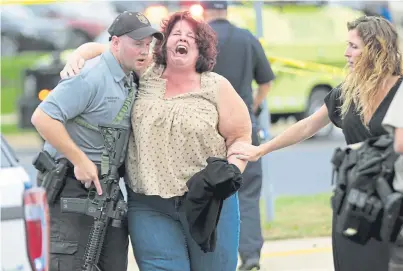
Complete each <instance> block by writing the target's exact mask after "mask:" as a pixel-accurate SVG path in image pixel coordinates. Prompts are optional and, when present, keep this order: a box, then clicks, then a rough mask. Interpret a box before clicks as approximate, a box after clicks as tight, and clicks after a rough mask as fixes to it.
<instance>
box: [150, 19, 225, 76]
mask: <svg viewBox="0 0 403 271" xmlns="http://www.w3.org/2000/svg"><path fill="white" fill-rule="evenodd" d="M181 20H185V21H187V22H188V23H189V24H190V25H192V26H193V28H194V31H195V34H196V44H197V47H198V49H199V58H198V59H197V61H196V72H198V73H203V72H206V71H211V70H212V69H213V68H214V66H215V64H216V57H217V36H216V33H215V31H214V30H213V29H212V28H211V27H210V26H209V25H208V24H207V23H205V22H201V21H197V20H196V19H195V18H193V17H192V16H191V14H190V13H189V11H183V12H176V13H174V14H173V15H172V16H171V17H169V18H168V19H167V20H164V21H163V22H162V23H161V32H162V33H163V34H164V37H165V39H164V40H163V41H157V43H156V45H155V48H154V61H155V63H156V64H158V65H164V66H166V64H167V48H166V39H167V38H168V37H169V35H170V34H171V32H172V29H173V27H174V26H175V24H176V23H177V22H178V21H181Z"/></svg>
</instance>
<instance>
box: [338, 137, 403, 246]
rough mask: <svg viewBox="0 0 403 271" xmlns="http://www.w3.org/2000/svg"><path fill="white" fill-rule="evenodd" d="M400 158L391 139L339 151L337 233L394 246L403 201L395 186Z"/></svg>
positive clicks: (356, 240)
mask: <svg viewBox="0 0 403 271" xmlns="http://www.w3.org/2000/svg"><path fill="white" fill-rule="evenodd" d="M398 157H399V155H398V154H397V153H395V151H394V149H393V136H391V135H382V136H380V137H375V138H370V139H367V140H366V141H364V142H362V143H358V144H354V145H350V146H348V147H346V148H344V149H341V148H337V149H336V150H335V152H334V154H333V157H332V160H331V162H332V164H333V177H332V184H333V183H334V181H335V188H334V191H333V195H332V199H331V203H332V209H333V211H334V213H335V214H336V215H337V220H336V225H335V231H336V232H338V233H340V234H342V235H344V236H345V237H347V238H349V239H350V240H352V241H354V242H356V243H359V244H365V243H366V242H367V241H368V240H369V239H370V238H375V239H377V240H384V241H392V242H394V240H395V239H396V236H397V234H398V231H399V230H400V227H401V222H400V219H399V216H400V209H401V205H402V199H403V196H402V194H401V193H398V192H396V191H394V189H393V186H392V182H393V178H394V163H395V161H396V160H397V158H398Z"/></svg>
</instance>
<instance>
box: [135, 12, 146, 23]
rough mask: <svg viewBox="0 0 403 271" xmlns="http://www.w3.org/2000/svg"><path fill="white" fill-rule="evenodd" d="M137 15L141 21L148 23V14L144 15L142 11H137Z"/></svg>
mask: <svg viewBox="0 0 403 271" xmlns="http://www.w3.org/2000/svg"><path fill="white" fill-rule="evenodd" d="M136 16H137V19H139V21H140V22H142V23H143V24H148V20H147V18H146V16H144V15H143V14H141V13H137V14H136Z"/></svg>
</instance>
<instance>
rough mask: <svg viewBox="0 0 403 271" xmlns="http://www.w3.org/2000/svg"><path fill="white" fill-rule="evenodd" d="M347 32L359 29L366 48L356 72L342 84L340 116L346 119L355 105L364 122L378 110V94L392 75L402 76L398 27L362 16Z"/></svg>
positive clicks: (356, 64) (349, 26) (349, 74)
mask: <svg viewBox="0 0 403 271" xmlns="http://www.w3.org/2000/svg"><path fill="white" fill-rule="evenodd" d="M347 29H348V31H351V30H354V29H356V30H357V32H358V35H359V36H360V38H361V39H362V40H363V43H364V48H363V50H362V53H361V55H360V56H359V57H358V59H357V61H356V62H355V63H354V70H352V71H350V72H349V73H348V74H347V76H346V78H345V81H344V82H343V83H342V85H341V99H342V105H341V115H342V116H343V117H344V116H345V115H346V113H347V112H348V111H349V109H350V106H351V104H352V103H354V105H355V107H356V110H357V112H358V113H359V114H360V117H361V119H362V120H363V123H364V124H366V121H367V118H368V117H369V116H370V115H372V114H373V113H374V111H375V110H376V106H377V103H376V99H374V97H376V95H377V92H378V91H379V90H381V89H382V88H383V87H384V85H385V83H386V79H387V77H388V76H390V75H401V74H402V70H403V66H402V54H401V51H400V49H399V37H398V34H397V31H396V28H395V27H394V26H393V25H392V24H391V23H390V22H389V21H387V20H385V19H384V18H381V17H377V16H363V17H360V18H358V19H356V20H355V21H352V22H349V23H347Z"/></svg>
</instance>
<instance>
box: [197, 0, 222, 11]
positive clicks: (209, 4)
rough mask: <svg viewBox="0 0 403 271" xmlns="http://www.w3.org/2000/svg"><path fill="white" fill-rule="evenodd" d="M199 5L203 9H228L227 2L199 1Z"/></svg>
mask: <svg viewBox="0 0 403 271" xmlns="http://www.w3.org/2000/svg"><path fill="white" fill-rule="evenodd" d="M200 5H201V6H202V7H203V8H204V9H221V10H224V9H227V7H228V2H227V1H208V0H205V1H200Z"/></svg>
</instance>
